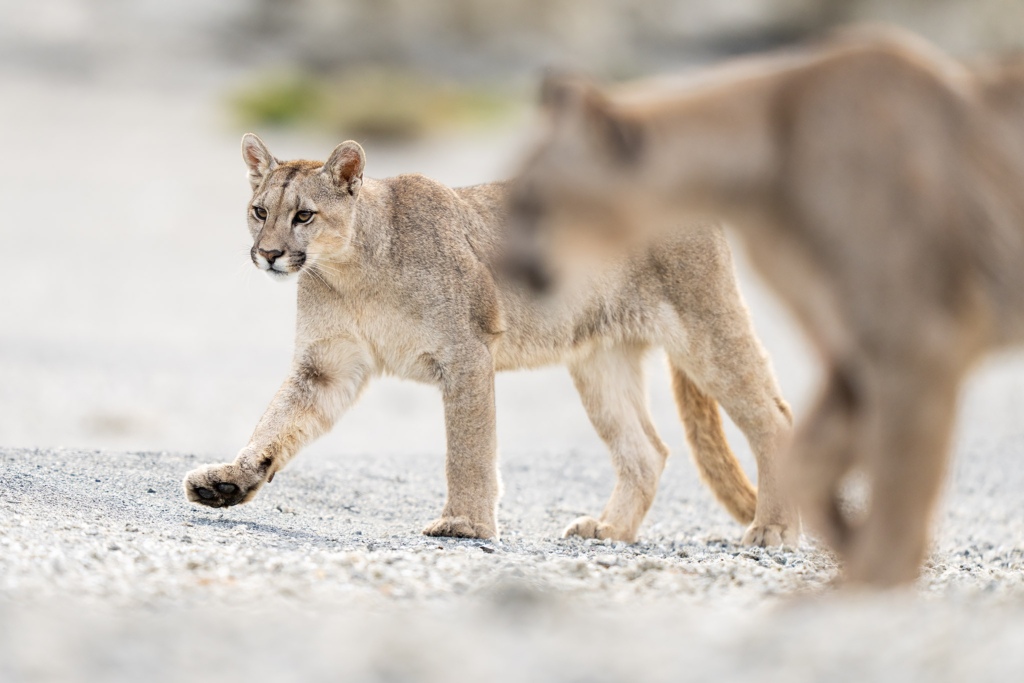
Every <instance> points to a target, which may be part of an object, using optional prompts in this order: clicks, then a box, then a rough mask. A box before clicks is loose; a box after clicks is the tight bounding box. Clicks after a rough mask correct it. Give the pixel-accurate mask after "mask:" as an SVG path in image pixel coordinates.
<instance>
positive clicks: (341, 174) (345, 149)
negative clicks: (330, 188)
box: [323, 140, 366, 196]
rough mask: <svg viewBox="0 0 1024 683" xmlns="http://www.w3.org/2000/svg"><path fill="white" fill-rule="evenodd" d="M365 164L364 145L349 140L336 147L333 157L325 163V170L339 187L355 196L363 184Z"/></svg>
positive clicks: (332, 153)
mask: <svg viewBox="0 0 1024 683" xmlns="http://www.w3.org/2000/svg"><path fill="white" fill-rule="evenodd" d="M365 165H366V153H365V152H364V151H363V148H362V146H360V144H359V143H358V142H356V141H354V140H348V141H346V142H343V143H341V144H340V145H338V146H337V147H335V148H334V151H333V152H331V157H330V158H329V159H328V160H327V163H325V164H324V170H323V172H324V173H325V174H327V176H328V177H329V178H330V179H331V181H332V182H333V183H334V185H335V186H336V187H337V188H338V189H341V190H345V191H347V192H348V193H349V194H351V195H352V196H355V195H356V193H357V192H359V188H360V187H361V186H362V184H363V167H364V166H365Z"/></svg>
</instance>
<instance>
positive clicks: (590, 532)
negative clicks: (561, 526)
mask: <svg viewBox="0 0 1024 683" xmlns="http://www.w3.org/2000/svg"><path fill="white" fill-rule="evenodd" d="M570 536H579V537H580V538H596V539H599V540H603V539H606V538H610V539H612V540H613V541H625V542H626V543H633V542H635V541H636V537H635V536H634V535H633V534H629V533H626V532H625V531H623V530H622V529H619V528H617V527H615V526H614V525H611V524H605V523H604V522H599V521H598V520H596V519H594V518H593V517H577V518H576V519H574V520H573V522H572V524H570V525H569V526H567V527H566V528H565V531H564V532H563V533H562V538H569V537H570Z"/></svg>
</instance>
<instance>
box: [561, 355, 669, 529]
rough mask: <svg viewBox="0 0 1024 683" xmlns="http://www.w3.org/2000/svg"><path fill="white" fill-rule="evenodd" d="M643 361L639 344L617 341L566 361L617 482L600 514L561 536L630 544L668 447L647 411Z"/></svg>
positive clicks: (582, 519) (648, 504)
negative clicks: (621, 344)
mask: <svg viewBox="0 0 1024 683" xmlns="http://www.w3.org/2000/svg"><path fill="white" fill-rule="evenodd" d="M642 363H643V349H642V348H640V347H634V346H617V347H614V348H610V349H598V350H595V351H593V352H591V353H590V354H588V355H587V356H586V357H585V358H581V359H579V360H577V361H575V362H574V363H572V364H571V365H570V368H569V371H570V373H571V374H572V378H573V381H574V382H575V383H576V389H577V390H578V391H579V393H580V398H581V399H582V400H583V407H584V408H585V409H586V411H587V415H588V416H589V417H590V421H591V423H592V424H593V425H594V428H595V429H596V430H597V433H598V435H599V436H600V437H601V439H602V440H603V441H604V442H605V444H607V446H608V450H609V451H610V453H611V457H612V464H613V466H614V467H615V473H616V481H615V488H614V489H613V491H612V495H611V498H610V499H609V500H608V504H607V505H606V506H605V508H604V512H602V513H601V516H600V517H599V518H597V519H595V518H593V517H580V518H579V519H577V520H575V521H573V522H572V523H571V524H570V525H569V526H568V528H566V530H565V536H566V537H568V536H582V537H584V538H601V539H604V538H610V539H613V540H616V541H625V542H627V543H633V542H634V541H636V535H637V531H638V530H639V528H640V524H641V522H643V519H644V516H645V515H646V514H647V511H648V510H649V509H650V507H651V503H652V502H653V501H654V496H655V494H656V493H657V490H658V482H659V481H660V479H661V473H662V470H664V468H665V459H666V458H667V457H668V449H667V448H666V447H665V444H664V443H663V442H662V441H661V439H660V438H659V437H658V435H657V433H656V432H655V431H654V426H653V423H652V422H651V419H650V415H649V414H648V411H647V399H646V393H645V386H644V376H643V365H642Z"/></svg>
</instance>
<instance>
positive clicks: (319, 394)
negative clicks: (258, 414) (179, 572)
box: [185, 338, 372, 507]
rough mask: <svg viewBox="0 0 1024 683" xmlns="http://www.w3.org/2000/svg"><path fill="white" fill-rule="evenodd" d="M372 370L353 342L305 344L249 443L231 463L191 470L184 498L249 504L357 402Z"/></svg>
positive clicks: (205, 502)
mask: <svg viewBox="0 0 1024 683" xmlns="http://www.w3.org/2000/svg"><path fill="white" fill-rule="evenodd" d="M371 373H372V366H371V363H370V360H369V357H368V356H367V354H366V353H365V352H364V351H363V349H362V348H361V347H359V346H358V345H357V344H356V343H355V342H353V341H351V340H348V339H338V338H334V339H326V340H321V341H317V342H313V343H310V344H307V345H303V346H302V347H300V348H299V349H297V351H296V354H295V361H294V363H293V365H292V371H291V374H290V375H289V377H288V379H287V380H285V382H284V384H283V385H281V388H280V389H279V390H278V391H277V394H276V395H275V396H274V400H273V401H271V403H270V407H269V408H267V412H266V413H264V414H263V418H262V419H261V420H260V421H259V424H257V425H256V430H255V431H254V432H253V435H252V438H250V439H249V444H248V445H247V446H246V447H245V448H243V449H242V451H241V452H240V453H239V454H238V457H237V458H235V461H234V462H232V463H225V464H221V465H203V466H202V467H199V468H198V469H195V470H192V471H191V472H189V473H188V474H187V475H186V476H185V496H186V497H187V498H188V499H189V500H190V501H192V502H193V503H199V504H200V505H207V506H210V507H227V506H229V505H238V504H240V503H247V502H249V501H250V500H252V498H253V496H255V495H256V492H257V491H258V490H259V489H260V487H261V486H263V484H264V483H266V482H268V481H270V480H271V479H273V478H274V473H275V472H277V471H278V470H280V469H281V468H282V467H284V466H285V464H286V463H287V462H288V461H289V460H291V458H292V457H293V456H294V455H295V454H296V453H297V452H298V451H299V449H300V448H302V446H304V445H305V444H307V443H309V442H310V441H312V440H313V439H315V438H316V437H318V436H320V435H321V434H323V433H325V432H327V431H328V430H329V429H330V428H331V426H332V425H333V424H334V423H335V421H336V420H337V419H338V418H339V417H340V416H341V415H342V413H344V412H345V410H347V409H348V407H349V406H351V405H352V404H353V403H354V402H355V400H356V398H357V397H358V396H359V392H360V391H361V390H362V388H363V387H364V386H365V385H366V382H367V380H368V379H369V377H370V375H371Z"/></svg>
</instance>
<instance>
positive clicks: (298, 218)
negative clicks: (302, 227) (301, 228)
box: [295, 211, 313, 223]
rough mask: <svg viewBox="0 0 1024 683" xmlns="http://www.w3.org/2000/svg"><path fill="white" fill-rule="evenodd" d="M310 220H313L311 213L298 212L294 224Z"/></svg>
mask: <svg viewBox="0 0 1024 683" xmlns="http://www.w3.org/2000/svg"><path fill="white" fill-rule="evenodd" d="M311 218H313V212H312V211H299V212H298V213H297V214H295V222H296V223H308V222H309V221H310V219H311Z"/></svg>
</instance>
